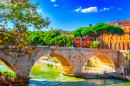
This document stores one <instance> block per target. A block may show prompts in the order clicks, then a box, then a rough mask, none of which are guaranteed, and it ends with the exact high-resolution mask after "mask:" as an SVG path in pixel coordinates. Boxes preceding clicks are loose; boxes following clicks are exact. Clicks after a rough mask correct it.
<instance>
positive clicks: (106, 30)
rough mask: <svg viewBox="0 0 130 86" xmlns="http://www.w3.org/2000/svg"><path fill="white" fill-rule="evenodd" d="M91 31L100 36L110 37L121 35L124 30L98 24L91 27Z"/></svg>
mask: <svg viewBox="0 0 130 86" xmlns="http://www.w3.org/2000/svg"><path fill="white" fill-rule="evenodd" d="M93 30H94V32H95V34H98V35H102V34H112V35H115V34H117V35H123V34H124V30H123V29H122V28H120V27H118V26H115V25H109V24H105V23H98V24H96V25H95V26H93Z"/></svg>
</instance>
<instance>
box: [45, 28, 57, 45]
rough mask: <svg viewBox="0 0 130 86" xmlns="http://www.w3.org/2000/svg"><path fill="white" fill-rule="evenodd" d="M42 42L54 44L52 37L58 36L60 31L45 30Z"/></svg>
mask: <svg viewBox="0 0 130 86" xmlns="http://www.w3.org/2000/svg"><path fill="white" fill-rule="evenodd" d="M44 35H45V37H44V39H43V40H44V42H45V43H46V44H48V45H54V41H53V38H55V37H57V36H60V32H59V31H57V30H52V31H47V32H45V34H44Z"/></svg>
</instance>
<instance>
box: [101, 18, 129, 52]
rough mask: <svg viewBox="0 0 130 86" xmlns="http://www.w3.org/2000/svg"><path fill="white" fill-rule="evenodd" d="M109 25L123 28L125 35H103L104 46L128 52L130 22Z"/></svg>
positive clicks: (117, 22)
mask: <svg viewBox="0 0 130 86" xmlns="http://www.w3.org/2000/svg"><path fill="white" fill-rule="evenodd" d="M108 24H110V25H117V26H119V27H121V28H122V29H123V30H124V32H125V34H124V35H122V36H119V35H113V36H112V35H103V38H102V37H101V38H102V39H103V42H104V44H105V45H107V46H108V48H111V49H119V50H128V49H129V45H130V20H125V21H116V22H111V23H108ZM110 43H111V44H110Z"/></svg>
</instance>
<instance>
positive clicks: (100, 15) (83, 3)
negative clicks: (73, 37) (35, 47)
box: [30, 0, 130, 31]
mask: <svg viewBox="0 0 130 86" xmlns="http://www.w3.org/2000/svg"><path fill="white" fill-rule="evenodd" d="M30 2H32V3H36V2H39V7H38V8H37V9H38V12H39V13H40V14H42V16H43V18H46V17H48V18H49V20H50V21H51V23H50V25H49V27H48V28H43V30H45V31H46V30H50V29H51V28H53V29H62V30H64V31H73V30H76V29H78V28H80V27H88V26H89V24H92V25H93V26H94V25H95V24H97V23H107V22H112V21H116V20H125V19H128V18H130V5H129V3H130V0H31V1H30Z"/></svg>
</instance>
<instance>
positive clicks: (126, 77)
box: [81, 73, 130, 82]
mask: <svg viewBox="0 0 130 86" xmlns="http://www.w3.org/2000/svg"><path fill="white" fill-rule="evenodd" d="M81 78H84V79H118V80H123V81H129V82H130V75H119V74H116V73H103V74H98V73H82V74H81Z"/></svg>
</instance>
